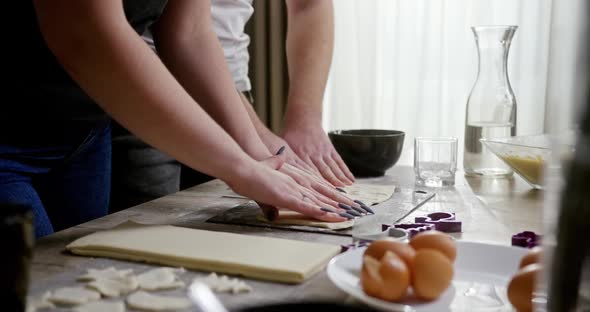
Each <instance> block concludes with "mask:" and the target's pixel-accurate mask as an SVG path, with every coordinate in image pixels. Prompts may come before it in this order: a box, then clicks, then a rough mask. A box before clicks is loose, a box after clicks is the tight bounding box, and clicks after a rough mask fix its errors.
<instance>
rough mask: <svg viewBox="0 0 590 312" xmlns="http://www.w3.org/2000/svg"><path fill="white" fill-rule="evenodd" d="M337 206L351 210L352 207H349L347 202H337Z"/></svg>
mask: <svg viewBox="0 0 590 312" xmlns="http://www.w3.org/2000/svg"><path fill="white" fill-rule="evenodd" d="M338 207H340V208H342V209H344V210H352V207H350V206H349V205H347V204H343V203H338Z"/></svg>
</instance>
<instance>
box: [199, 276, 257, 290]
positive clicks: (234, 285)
mask: <svg viewBox="0 0 590 312" xmlns="http://www.w3.org/2000/svg"><path fill="white" fill-rule="evenodd" d="M194 281H198V282H202V283H203V284H205V285H207V286H209V288H211V289H212V290H213V291H216V292H231V293H233V294H238V293H243V292H251V291H252V287H250V285H248V284H246V283H245V282H244V281H242V280H239V279H237V278H231V279H230V278H228V276H227V275H221V276H218V275H217V274H216V273H211V274H209V275H208V276H207V277H204V278H203V277H196V278H195V279H194Z"/></svg>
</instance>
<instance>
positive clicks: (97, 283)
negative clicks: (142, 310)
mask: <svg viewBox="0 0 590 312" xmlns="http://www.w3.org/2000/svg"><path fill="white" fill-rule="evenodd" d="M86 287H88V288H92V289H94V290H97V291H98V292H100V293H101V294H103V295H104V296H106V297H119V296H121V295H126V294H128V293H130V292H132V291H134V290H136V289H137V287H138V283H137V279H136V278H135V276H133V275H130V276H125V277H118V278H99V279H96V280H94V281H92V282H90V283H88V284H87V285H86Z"/></svg>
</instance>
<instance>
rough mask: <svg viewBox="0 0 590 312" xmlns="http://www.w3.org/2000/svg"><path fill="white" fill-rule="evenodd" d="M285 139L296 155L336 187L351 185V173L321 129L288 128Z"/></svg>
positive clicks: (352, 177) (284, 135)
mask: <svg viewBox="0 0 590 312" xmlns="http://www.w3.org/2000/svg"><path fill="white" fill-rule="evenodd" d="M283 138H284V139H285V141H287V143H289V146H291V148H292V149H293V151H294V152H295V154H296V155H297V156H299V158H300V159H301V160H302V161H304V162H305V163H306V164H307V165H309V166H310V167H312V168H314V170H317V171H318V172H319V173H320V174H321V175H322V177H324V178H325V179H326V180H327V181H328V182H330V183H332V184H333V185H335V186H345V185H351V184H352V183H353V182H354V175H353V174H352V173H351V172H350V170H349V169H348V167H347V166H346V164H344V161H343V160H342V158H340V155H338V152H336V150H335V149H334V146H333V145H332V142H330V139H329V138H328V135H327V134H326V132H324V130H323V129H322V128H321V127H309V126H306V127H294V128H286V129H285V132H284V134H283Z"/></svg>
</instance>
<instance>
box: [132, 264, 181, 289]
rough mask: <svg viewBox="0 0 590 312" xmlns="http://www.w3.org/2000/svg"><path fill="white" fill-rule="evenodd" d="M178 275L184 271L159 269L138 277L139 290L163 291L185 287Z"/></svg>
mask: <svg viewBox="0 0 590 312" xmlns="http://www.w3.org/2000/svg"><path fill="white" fill-rule="evenodd" d="M176 273H184V269H182V268H181V269H175V268H166V267H163V268H157V269H153V270H149V271H146V272H144V273H141V274H139V275H137V282H138V283H139V288H141V289H145V290H162V289H174V288H180V287H184V286H185V285H184V282H183V281H181V280H179V279H178V277H177V276H176Z"/></svg>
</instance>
